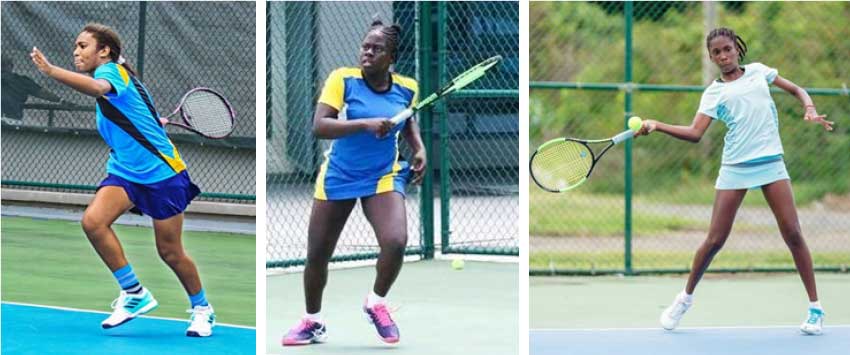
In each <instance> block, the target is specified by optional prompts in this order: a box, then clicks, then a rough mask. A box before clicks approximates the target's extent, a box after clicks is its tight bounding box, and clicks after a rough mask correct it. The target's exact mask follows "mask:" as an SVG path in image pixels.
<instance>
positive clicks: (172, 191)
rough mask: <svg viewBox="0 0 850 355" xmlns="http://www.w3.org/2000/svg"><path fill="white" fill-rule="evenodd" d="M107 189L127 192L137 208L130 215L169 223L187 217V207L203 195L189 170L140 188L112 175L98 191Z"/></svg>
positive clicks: (138, 185) (103, 182)
mask: <svg viewBox="0 0 850 355" xmlns="http://www.w3.org/2000/svg"><path fill="white" fill-rule="evenodd" d="M104 186H120V187H122V188H124V191H126V192H127V196H128V197H130V202H132V203H133V205H134V206H133V208H132V209H130V212H134V213H138V214H146V215H148V216H150V217H151V218H153V219H167V218H171V217H173V216H176V215H178V214H180V213H183V211H185V210H186V206H189V203H191V202H192V200H193V199H194V198H195V197H196V196H198V194H200V193H201V189H199V188H198V186H196V185H195V184H193V183H192V180H191V179H189V173H188V172H186V170H183V171H182V172H180V173H179V174H177V175H174V176H172V177H170V178H168V179H165V180H162V181H159V182H155V183H153V184H138V183H135V182H132V181H128V180H126V179H124V178H122V177H120V176H117V175H112V174H109V175H108V176H107V177H106V179H103V181H101V182H100V185H98V187H97V188H98V189H100V188H101V187H104Z"/></svg>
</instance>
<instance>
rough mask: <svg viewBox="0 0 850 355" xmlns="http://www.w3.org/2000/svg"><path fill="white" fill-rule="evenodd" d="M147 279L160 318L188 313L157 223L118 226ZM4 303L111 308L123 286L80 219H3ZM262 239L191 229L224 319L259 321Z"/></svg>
mask: <svg viewBox="0 0 850 355" xmlns="http://www.w3.org/2000/svg"><path fill="white" fill-rule="evenodd" d="M114 229H115V232H116V234H117V235H118V238H119V239H120V240H121V243H122V245H123V247H124V253H125V255H127V258H128V259H129V260H130V263H131V264H132V265H133V269H134V270H135V271H136V275H137V276H138V277H139V280H140V281H141V282H142V284H143V285H144V286H145V287H147V288H148V289H150V290H151V291H152V292H153V293H154V295H155V296H156V298H157V300H158V301H159V303H160V306H159V308H158V309H157V310H156V311H155V312H153V313H151V315H154V316H161V317H174V318H186V319H188V318H187V317H188V315H187V314H186V312H185V310H186V309H188V308H189V300H188V297H187V296H186V293H185V291H184V290H183V288H182V286H181V285H180V282H179V281H178V280H177V277H176V276H175V275H174V273H172V272H171V269H169V268H168V266H166V265H165V263H163V262H162V261H160V259H159V256H158V255H157V252H156V246H155V244H154V236H153V231H152V230H151V229H150V228H144V227H130V226H118V225H116V226H115V227H114ZM2 233H3V239H2V270H3V274H2V284H3V301H11V302H22V303H33V304H41V305H52V306H62V307H71V308H81V309H90V310H100V311H109V310H110V308H109V304H110V302H111V301H112V300H113V299H114V298H115V297H117V296H118V291H119V289H118V284H117V282H116V281H115V279H114V278H113V277H112V274H111V273H110V272H109V270H108V269H107V268H106V266H105V265H104V264H103V263H102V262H101V260H100V258H99V257H98V256H97V254H96V253H95V251H94V249H92V247H91V245H90V244H89V242H88V239H86V237H85V235H84V234H83V231H82V228H81V227H80V224H79V222H69V221H60V220H43V219H32V218H23V217H3V218H2ZM254 241H255V237H254V236H253V235H240V234H228V233H209V232H184V233H183V244H184V247H185V248H186V251H187V252H188V253H189V255H190V256H191V257H192V258H193V259H194V261H195V263H196V265H197V266H198V269H199V272H200V275H201V281H202V282H203V285H204V289H205V290H206V291H207V297H208V299H209V301H210V303H212V304H213V305H214V306H215V310H216V316H217V318H218V320H219V321H220V322H223V323H230V324H239V325H248V326H253V325H254V324H255V313H256V312H255V299H256V298H255V280H256V278H255V269H256V266H255V261H254V259H255V254H256V252H255V246H254V245H255V243H254Z"/></svg>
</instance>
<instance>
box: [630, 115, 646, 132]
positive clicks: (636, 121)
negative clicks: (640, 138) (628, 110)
mask: <svg viewBox="0 0 850 355" xmlns="http://www.w3.org/2000/svg"><path fill="white" fill-rule="evenodd" d="M641 125H643V121H642V120H641V119H640V117H638V116H632V117H631V118H629V129H630V130H632V131H639V130H640V127H641Z"/></svg>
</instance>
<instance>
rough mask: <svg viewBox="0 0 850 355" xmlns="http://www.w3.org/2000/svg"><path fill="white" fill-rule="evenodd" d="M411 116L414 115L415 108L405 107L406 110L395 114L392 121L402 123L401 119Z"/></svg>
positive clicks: (395, 123) (394, 123)
mask: <svg viewBox="0 0 850 355" xmlns="http://www.w3.org/2000/svg"><path fill="white" fill-rule="evenodd" d="M410 116H413V109H411V108H407V109H404V111H401V112H399V113H397V114H396V115H395V116H393V118H390V121H391V122H392V123H393V125H397V124H399V123H401V121H404V120H406V119H408V118H410Z"/></svg>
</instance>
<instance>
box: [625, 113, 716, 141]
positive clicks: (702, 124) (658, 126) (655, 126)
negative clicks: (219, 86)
mask: <svg viewBox="0 0 850 355" xmlns="http://www.w3.org/2000/svg"><path fill="white" fill-rule="evenodd" d="M710 124H711V117H709V116H708V115H706V114H704V113H699V112H698V113H697V114H696V116H694V121H693V122H691V125H690V126H678V125H670V124H666V123H661V122H658V121H655V120H643V125H641V128H640V130H639V131H637V133H636V134H635V135H636V136H645V135H648V134H650V133H652V132H654V131H659V132H664V133H667V134H668V135H670V136H672V137H674V138H678V139H681V140H686V141H688V142H692V143H698V142H699V140H700V139H702V136H703V135H704V134H705V130H706V129H708V126H709V125H710Z"/></svg>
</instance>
